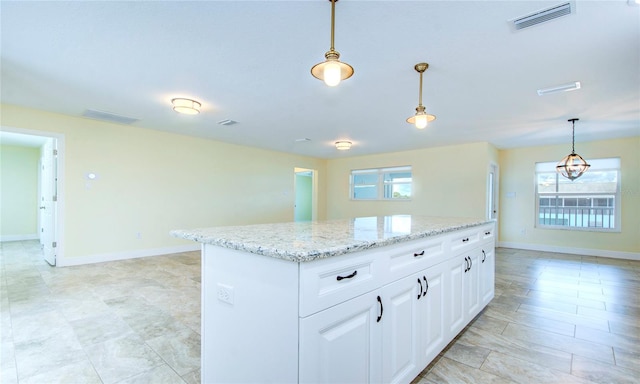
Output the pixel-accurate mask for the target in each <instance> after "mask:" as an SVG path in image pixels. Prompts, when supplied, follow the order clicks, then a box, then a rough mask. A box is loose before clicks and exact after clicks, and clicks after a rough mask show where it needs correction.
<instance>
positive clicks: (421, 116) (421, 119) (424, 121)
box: [407, 106, 436, 129]
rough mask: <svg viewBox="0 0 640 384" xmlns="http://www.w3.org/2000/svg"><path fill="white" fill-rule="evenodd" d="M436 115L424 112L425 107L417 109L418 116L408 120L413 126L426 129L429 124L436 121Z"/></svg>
mask: <svg viewBox="0 0 640 384" xmlns="http://www.w3.org/2000/svg"><path fill="white" fill-rule="evenodd" d="M435 119H436V117H435V116H434V115H429V114H428V113H426V112H425V111H424V107H423V106H418V108H416V114H415V115H413V116H411V117H410V118H408V119H407V123H409V124H413V125H414V126H415V127H416V128H418V129H425V128H426V127H427V125H429V122H431V121H433V120H435Z"/></svg>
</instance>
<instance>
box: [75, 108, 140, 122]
mask: <svg viewBox="0 0 640 384" xmlns="http://www.w3.org/2000/svg"><path fill="white" fill-rule="evenodd" d="M82 117H86V118H88V119H94V120H102V121H108V122H110V123H118V124H127V125H129V124H132V123H135V122H136V121H138V120H139V119H134V118H133V117H127V116H122V115H116V114H115V113H111V112H104V111H96V110H94V109H86V110H85V111H84V112H83V113H82Z"/></svg>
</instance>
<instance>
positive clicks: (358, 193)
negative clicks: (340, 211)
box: [350, 166, 412, 200]
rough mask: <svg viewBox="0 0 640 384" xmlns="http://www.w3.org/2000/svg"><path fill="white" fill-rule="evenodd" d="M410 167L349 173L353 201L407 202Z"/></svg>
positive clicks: (362, 170)
mask: <svg viewBox="0 0 640 384" xmlns="http://www.w3.org/2000/svg"><path fill="white" fill-rule="evenodd" d="M411 181H412V179H411V167H410V166H404V167H393V168H375V169H356V170H353V171H351V183H350V184H351V188H350V190H351V198H352V199H354V200H401V199H404V200H408V199H410V198H411Z"/></svg>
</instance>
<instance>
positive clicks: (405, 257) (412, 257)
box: [386, 236, 447, 282]
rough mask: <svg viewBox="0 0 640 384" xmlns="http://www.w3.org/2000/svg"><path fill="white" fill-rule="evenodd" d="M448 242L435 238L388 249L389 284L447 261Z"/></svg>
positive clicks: (441, 238) (444, 239)
mask: <svg viewBox="0 0 640 384" xmlns="http://www.w3.org/2000/svg"><path fill="white" fill-rule="evenodd" d="M446 241H447V239H446V237H445V236H434V237H429V238H424V239H420V240H413V241H409V242H406V243H401V244H398V245H395V246H392V247H387V248H388V249H387V250H386V257H387V258H388V260H389V263H388V268H389V273H388V275H387V280H388V281H387V282H391V281H395V280H398V279H400V278H403V277H405V276H409V275H410V274H412V273H415V272H416V271H419V270H421V269H425V268H428V267H430V266H433V265H436V264H438V263H440V262H443V261H445V260H446V259H447V254H446Z"/></svg>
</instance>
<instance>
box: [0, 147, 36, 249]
mask: <svg viewBox="0 0 640 384" xmlns="http://www.w3.org/2000/svg"><path fill="white" fill-rule="evenodd" d="M39 160H40V149H39V148H30V147H19V146H12V145H1V146H0V207H2V209H0V241H16V240H28V239H38V163H39Z"/></svg>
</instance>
